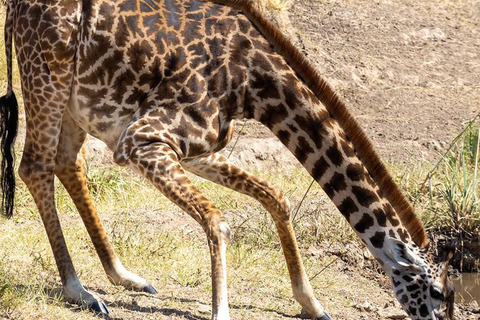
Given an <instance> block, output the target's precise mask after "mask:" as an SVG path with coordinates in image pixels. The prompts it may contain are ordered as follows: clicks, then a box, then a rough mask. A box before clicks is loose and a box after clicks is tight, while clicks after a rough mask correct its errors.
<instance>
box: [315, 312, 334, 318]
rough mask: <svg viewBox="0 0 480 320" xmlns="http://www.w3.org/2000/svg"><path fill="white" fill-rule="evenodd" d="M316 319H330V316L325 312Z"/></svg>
mask: <svg viewBox="0 0 480 320" xmlns="http://www.w3.org/2000/svg"><path fill="white" fill-rule="evenodd" d="M317 319H318V320H332V318H330V317H329V316H328V314H326V313H325V314H324V315H323V316H321V317H320V318H317Z"/></svg>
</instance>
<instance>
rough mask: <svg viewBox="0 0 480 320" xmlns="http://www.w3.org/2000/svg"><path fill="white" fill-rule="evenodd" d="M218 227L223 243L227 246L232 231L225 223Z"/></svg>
mask: <svg viewBox="0 0 480 320" xmlns="http://www.w3.org/2000/svg"><path fill="white" fill-rule="evenodd" d="M218 227H219V229H220V233H221V235H222V239H223V241H224V242H225V244H227V245H228V244H229V243H230V240H231V237H232V230H231V229H230V226H229V225H228V223H226V222H225V221H222V222H220V223H219V226H218Z"/></svg>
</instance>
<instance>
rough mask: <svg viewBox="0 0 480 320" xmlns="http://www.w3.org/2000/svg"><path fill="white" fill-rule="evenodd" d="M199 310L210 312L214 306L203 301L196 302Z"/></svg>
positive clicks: (205, 312)
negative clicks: (211, 306)
mask: <svg viewBox="0 0 480 320" xmlns="http://www.w3.org/2000/svg"><path fill="white" fill-rule="evenodd" d="M196 308H197V311H198V312H200V313H203V314H210V313H211V312H212V308H210V306H209V305H206V304H203V303H197V304H196Z"/></svg>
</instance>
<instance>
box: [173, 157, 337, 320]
mask: <svg viewBox="0 0 480 320" xmlns="http://www.w3.org/2000/svg"><path fill="white" fill-rule="evenodd" d="M182 165H183V166H184V168H185V169H187V170H188V171H190V172H192V173H195V174H196V175H198V176H200V177H202V178H205V179H208V180H210V181H213V182H215V183H218V184H220V185H222V186H224V187H227V188H230V189H233V190H235V191H238V192H240V193H243V194H246V195H248V196H251V197H253V198H254V199H256V200H257V201H259V202H260V203H261V204H262V205H263V206H264V207H265V209H267V210H268V212H269V213H270V214H271V215H272V218H273V220H274V221H275V226H276V228H277V231H278V235H279V237H280V241H281V243H282V248H283V252H284V255H285V260H286V263H287V267H288V271H289V274H290V280H291V283H292V291H293V295H294V297H295V299H296V300H297V301H298V302H299V303H300V305H302V307H303V310H302V313H301V314H300V317H302V318H307V319H320V320H329V319H330V317H329V316H328V315H327V314H326V313H325V312H324V310H323V307H322V306H321V305H320V303H319V302H318V300H317V299H316V298H315V296H314V294H313V289H312V287H311V285H310V282H309V280H308V277H307V275H306V273H305V269H304V267H303V263H302V260H301V258H300V253H299V251H298V246H297V241H296V239H295V233H294V231H293V226H292V224H291V222H290V206H289V203H288V201H287V199H286V198H284V196H283V195H282V193H281V192H279V191H278V190H277V189H276V188H274V187H273V186H271V185H270V184H269V183H268V182H267V181H265V180H263V179H260V178H258V177H256V176H254V175H252V174H250V173H248V172H246V171H244V170H243V169H241V168H239V167H237V166H235V165H234V164H232V163H230V162H229V161H228V159H227V158H225V157H224V156H221V155H219V154H214V155H211V156H209V157H206V158H199V159H194V160H189V161H184V162H182Z"/></svg>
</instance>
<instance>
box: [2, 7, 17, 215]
mask: <svg viewBox="0 0 480 320" xmlns="http://www.w3.org/2000/svg"><path fill="white" fill-rule="evenodd" d="M11 11H12V2H11V1H10V2H9V3H8V9H7V18H6V22H5V53H6V56H7V76H8V88H7V94H6V95H5V96H3V97H1V98H0V117H1V119H0V149H1V153H2V161H1V164H0V170H1V177H0V185H1V188H2V191H3V192H2V209H3V210H2V214H4V215H5V216H7V217H11V216H12V214H13V203H14V197H15V152H14V144H15V137H16V136H17V126H18V103H17V98H16V97H15V94H14V93H13V85H12V33H13V21H12V20H13V19H12V12H11Z"/></svg>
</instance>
